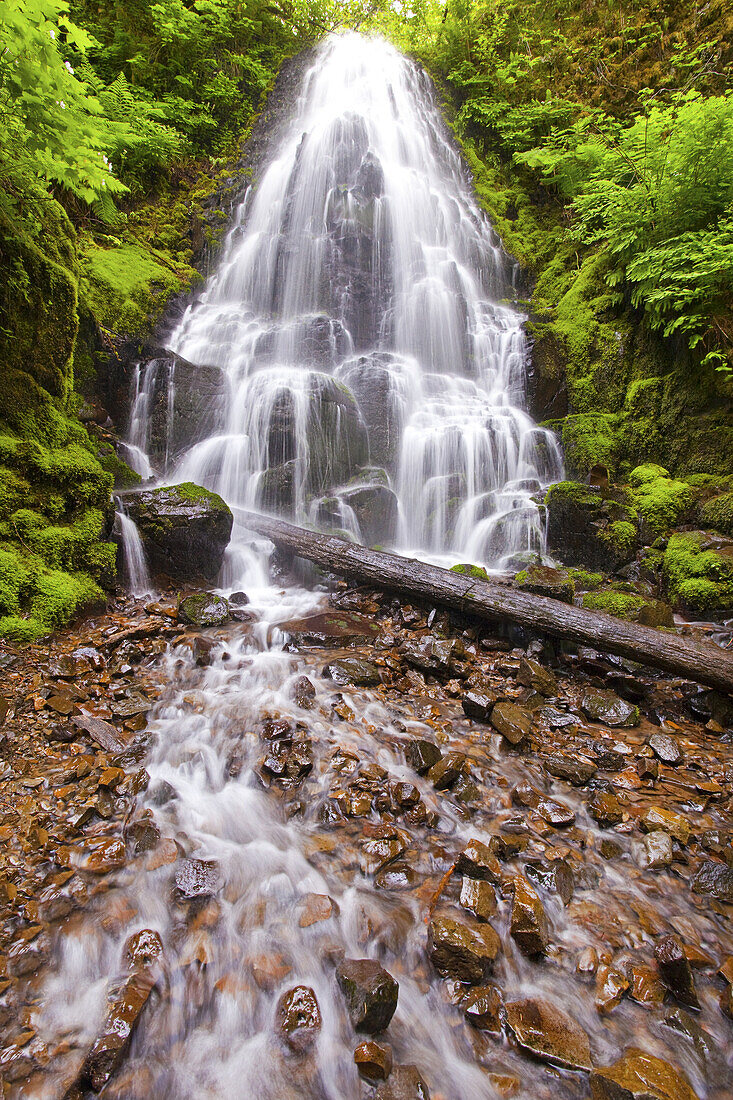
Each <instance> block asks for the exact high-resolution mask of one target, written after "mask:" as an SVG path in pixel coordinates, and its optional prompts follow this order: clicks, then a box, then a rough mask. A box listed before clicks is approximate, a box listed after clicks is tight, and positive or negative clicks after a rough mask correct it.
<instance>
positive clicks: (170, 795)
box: [148, 779, 178, 806]
mask: <svg viewBox="0 0 733 1100" xmlns="http://www.w3.org/2000/svg"><path fill="white" fill-rule="evenodd" d="M174 798H178V793H177V791H176V788H175V787H173V786H171V784H170V783H169V782H168V781H167V780H166V779H159V780H158V782H157V783H156V784H155V786H154V787H152V788H151V790H150V793H149V794H148V800H149V801H150V802H152V804H153V805H154V806H166V805H167V804H168V803H169V802H172V801H173V799H174Z"/></svg>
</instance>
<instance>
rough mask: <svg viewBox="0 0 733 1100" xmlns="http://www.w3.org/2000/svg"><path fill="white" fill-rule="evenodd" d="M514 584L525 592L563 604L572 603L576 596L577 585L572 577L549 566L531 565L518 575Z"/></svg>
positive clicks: (562, 570)
mask: <svg viewBox="0 0 733 1100" xmlns="http://www.w3.org/2000/svg"><path fill="white" fill-rule="evenodd" d="M514 584H515V586H516V587H517V588H521V589H522V591H523V592H532V593H533V594H534V595H535V596H548V597H549V598H550V599H552V600H562V601H563V603H572V602H573V596H574V595H575V585H574V584H573V581H572V579H571V577H570V575H569V574H568V573H567V572H566V571H565V570H564V569H553V568H552V567H551V566H549V565H530V566H529V568H528V569H523V570H522V571H521V572H520V573H517V575H516V577H515V578H514Z"/></svg>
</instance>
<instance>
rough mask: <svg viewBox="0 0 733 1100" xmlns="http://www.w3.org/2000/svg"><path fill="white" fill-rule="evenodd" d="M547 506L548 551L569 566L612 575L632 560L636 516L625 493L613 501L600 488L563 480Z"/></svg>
mask: <svg viewBox="0 0 733 1100" xmlns="http://www.w3.org/2000/svg"><path fill="white" fill-rule="evenodd" d="M545 504H546V505H547V542H548V548H549V550H550V551H551V552H552V553H553V554H557V555H558V556H559V557H560V558H561V559H562V561H563V562H564V563H565V564H566V565H574V566H584V567H586V568H587V569H591V570H596V571H600V572H604V573H612V572H613V571H614V570H615V569H617V568H618V567H619V566H621V565H624V564H626V563H627V562H629V561H631V559H632V558H633V556H634V554H635V552H636V549H637V545H638V531H637V526H636V515H635V512H634V510H633V508H631V507H630V506H629V503H628V501H627V500H626V498H625V497H624V496H623V494H621V493H619V494H617V496H616V498H614V497H611V496H608V495H606V494H604V493H603V492H602V491H601V489H600V488H599V487H597V486H593V485H581V484H580V483H578V482H575V481H561V482H558V484H556V485H553V486H551V487H550V489H549V490H548V493H547V496H546V497H545Z"/></svg>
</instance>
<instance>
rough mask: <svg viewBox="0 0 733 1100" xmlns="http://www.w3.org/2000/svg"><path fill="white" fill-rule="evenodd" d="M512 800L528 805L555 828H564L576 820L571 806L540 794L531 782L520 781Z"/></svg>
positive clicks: (521, 804)
mask: <svg viewBox="0 0 733 1100" xmlns="http://www.w3.org/2000/svg"><path fill="white" fill-rule="evenodd" d="M512 800H513V801H514V802H516V803H518V804H519V805H520V806H528V807H529V809H531V810H534V811H535V813H537V814H539V816H540V817H541V818H543V820H544V821H546V822H547V823H548V825H553V826H554V827H555V828H558V829H559V828H564V827H565V826H567V825H572V824H573V822H574V821H575V813H574V812H573V811H572V810H571V809H570V807H569V806H566V805H565V803H564V802H558V801H557V800H556V799H554V798H547V797H546V796H545V795H542V794H540V792H539V791H536V790H535V789H534V787H533V786H532V785H531V784H530V783H526V782H524V783H518V784H517V786H516V787H515V788H514V790H513V791H512Z"/></svg>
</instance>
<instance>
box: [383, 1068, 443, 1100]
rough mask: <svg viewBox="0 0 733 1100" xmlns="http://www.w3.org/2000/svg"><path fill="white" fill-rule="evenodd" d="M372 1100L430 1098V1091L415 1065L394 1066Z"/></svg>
mask: <svg viewBox="0 0 733 1100" xmlns="http://www.w3.org/2000/svg"><path fill="white" fill-rule="evenodd" d="M374 1100H430V1092H429V1090H428V1086H427V1085H426V1083H425V1081H424V1079H423V1077H422V1075H421V1073H420V1071H419V1070H418V1068H417V1066H395V1067H394V1069H393V1070H392V1072H391V1073H390V1075H389V1078H388V1079H387V1080H386V1081H385V1082H384V1084H383V1085H380V1086H379V1088H378V1089H377V1091H376V1092H375V1094H374Z"/></svg>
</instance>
